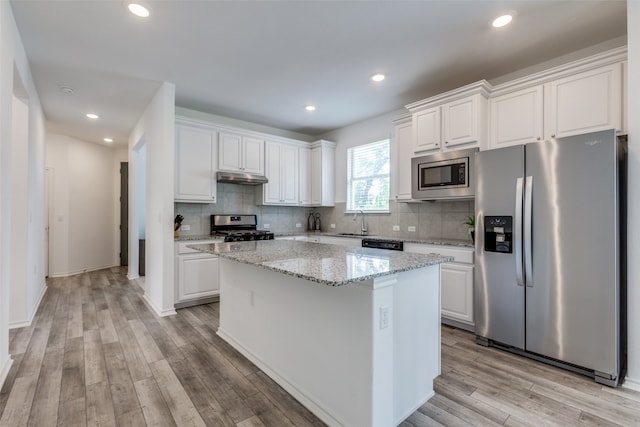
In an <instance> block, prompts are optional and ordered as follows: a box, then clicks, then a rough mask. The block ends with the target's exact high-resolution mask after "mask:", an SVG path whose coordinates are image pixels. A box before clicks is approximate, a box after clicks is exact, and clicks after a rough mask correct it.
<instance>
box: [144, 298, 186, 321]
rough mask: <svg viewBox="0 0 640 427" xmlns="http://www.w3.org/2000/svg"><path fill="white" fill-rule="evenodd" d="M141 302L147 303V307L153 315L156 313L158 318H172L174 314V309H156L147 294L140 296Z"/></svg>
mask: <svg viewBox="0 0 640 427" xmlns="http://www.w3.org/2000/svg"><path fill="white" fill-rule="evenodd" d="M142 300H143V301H144V302H145V303H147V305H148V306H149V307H150V308H151V310H153V312H154V313H156V314H157V315H158V316H159V317H167V316H173V315H175V314H178V313H176V309H175V308H173V307H172V308H168V309H166V310H160V309H158V308H157V307H156V306H155V304H153V302H152V301H151V299H150V298H149V297H148V296H147V294H146V293H145V294H144V295H143V296H142Z"/></svg>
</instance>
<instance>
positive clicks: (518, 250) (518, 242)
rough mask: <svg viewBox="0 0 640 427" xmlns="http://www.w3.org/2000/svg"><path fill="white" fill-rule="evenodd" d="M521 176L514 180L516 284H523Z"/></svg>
mask: <svg viewBox="0 0 640 427" xmlns="http://www.w3.org/2000/svg"><path fill="white" fill-rule="evenodd" d="M523 184H524V182H523V180H522V178H518V179H517V180H516V224H515V232H514V233H513V234H514V239H513V247H514V251H515V259H516V280H517V283H518V286H524V274H523V270H522V188H523Z"/></svg>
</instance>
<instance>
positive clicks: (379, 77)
mask: <svg viewBox="0 0 640 427" xmlns="http://www.w3.org/2000/svg"><path fill="white" fill-rule="evenodd" d="M386 77H387V76H385V75H384V74H382V73H376V74H374V75H373V76H371V80H373V81H374V82H381V81H383V80H384V79H385V78H386Z"/></svg>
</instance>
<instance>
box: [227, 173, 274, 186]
mask: <svg viewBox="0 0 640 427" xmlns="http://www.w3.org/2000/svg"><path fill="white" fill-rule="evenodd" d="M216 180H217V181H218V182H227V183H230V184H244V185H259V184H266V183H267V182H269V180H268V179H267V177H266V176H264V175H256V174H253V173H243V172H225V171H219V172H218V173H217V174H216Z"/></svg>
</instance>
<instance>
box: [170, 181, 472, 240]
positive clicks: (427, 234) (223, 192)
mask: <svg viewBox="0 0 640 427" xmlns="http://www.w3.org/2000/svg"><path fill="white" fill-rule="evenodd" d="M255 192H256V187H254V186H249V185H238V184H223V183H218V195H217V198H218V203H211V204H200V203H176V204H175V214H181V215H182V216H184V221H183V222H182V224H183V225H188V226H189V227H190V230H188V231H187V230H184V229H182V230H181V231H180V234H181V235H185V236H187V235H206V234H209V227H210V215H212V214H256V215H258V228H261V229H263V228H265V224H269V229H270V230H271V231H273V232H276V233H296V232H305V231H306V229H307V217H308V215H309V212H311V211H313V212H317V213H319V214H320V218H321V222H322V231H325V232H336V233H359V232H360V216H359V215H358V217H357V218H356V220H355V221H354V215H353V214H347V213H345V210H346V205H345V203H336V206H335V207H332V208H308V207H289V206H259V205H256V203H255V200H256V199H255ZM389 209H390V212H389V213H388V214H365V224H366V227H367V229H368V233H367V234H368V235H370V236H385V237H398V238H405V239H407V238H415V239H425V240H430V239H460V240H464V239H469V240H470V236H469V232H468V228H467V226H466V225H464V222H465V221H466V219H467V217H468V216H469V215H473V214H474V203H473V201H457V202H440V201H438V202H420V203H396V202H393V201H392V202H391V203H390V206H389ZM297 224H300V227H296V225H297ZM330 224H335V225H336V228H335V229H331V228H330ZM394 225H397V226H399V227H400V230H399V231H393V226H394ZM409 227H415V231H408V229H409Z"/></svg>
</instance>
